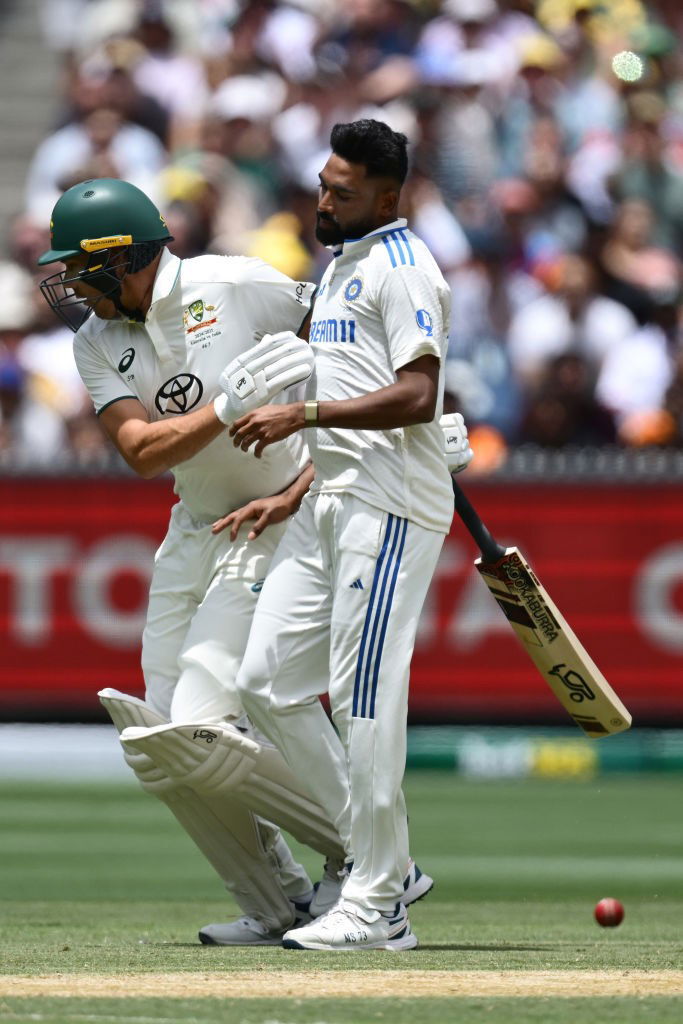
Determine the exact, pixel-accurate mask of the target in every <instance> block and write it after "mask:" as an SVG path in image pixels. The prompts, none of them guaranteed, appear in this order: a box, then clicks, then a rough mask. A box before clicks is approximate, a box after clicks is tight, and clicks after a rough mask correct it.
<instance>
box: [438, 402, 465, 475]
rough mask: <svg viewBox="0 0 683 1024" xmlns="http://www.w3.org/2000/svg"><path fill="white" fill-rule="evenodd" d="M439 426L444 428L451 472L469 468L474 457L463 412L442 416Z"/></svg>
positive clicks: (447, 460) (445, 451) (445, 446)
mask: <svg viewBox="0 0 683 1024" xmlns="http://www.w3.org/2000/svg"><path fill="white" fill-rule="evenodd" d="M439 426H440V427H441V429H442V430H443V444H444V454H445V456H446V464H447V466H448V472H449V473H459V472H460V470H462V469H467V467H468V466H469V464H470V462H471V461H472V459H473V458H474V452H473V451H472V449H471V448H470V442H469V439H468V437H467V427H466V426H465V421H464V419H463V417H462V414H461V413H459V412H449V413H446V414H445V415H444V416H442V417H441V419H440V420H439Z"/></svg>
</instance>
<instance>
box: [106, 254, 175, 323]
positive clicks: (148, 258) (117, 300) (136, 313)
mask: <svg viewBox="0 0 683 1024" xmlns="http://www.w3.org/2000/svg"><path fill="white" fill-rule="evenodd" d="M169 241H173V239H172V238H171V239H169ZM164 245H165V242H159V241H154V242H138V243H136V244H134V245H131V247H130V249H131V252H130V257H129V260H128V266H127V268H126V272H125V274H124V277H123V278H121V280H120V281H119V283H118V285H117V286H116V288H114V289H113V290H112V291H111V292H108V293H106V297H107V298H108V299H111V301H112V302H113V303H114V306H115V308H116V309H117V310H118V311H119V313H121V315H122V316H125V317H126V319H128V320H132V321H133V322H134V323H138V324H143V323H144V322H145V314H144V313H143V312H142V310H140V309H132V310H131V309H126V307H125V306H124V305H123V303H122V302H121V285H122V284H123V280H124V278H125V277H126V276H127V275H128V274H137V272H138V270H143V269H144V268H145V267H147V266H149V264H150V263H151V262H152V260H153V259H154V258H155V256H156V255H157V253H159V252H160V251H161V249H162V247H163V246H164ZM95 287H97V286H95Z"/></svg>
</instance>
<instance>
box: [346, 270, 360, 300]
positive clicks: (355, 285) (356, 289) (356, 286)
mask: <svg viewBox="0 0 683 1024" xmlns="http://www.w3.org/2000/svg"><path fill="white" fill-rule="evenodd" d="M362 291H363V278H362V277H358V276H356V277H352V278H351V280H350V281H347V282H346V287H345V288H344V302H347V303H348V302H355V301H356V299H357V298H358V296H359V295H360V293H361V292H362Z"/></svg>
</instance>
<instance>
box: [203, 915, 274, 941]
mask: <svg viewBox="0 0 683 1024" xmlns="http://www.w3.org/2000/svg"><path fill="white" fill-rule="evenodd" d="M283 934H284V933H283V932H282V931H280V930H278V931H274V932H271V931H268V929H267V928H266V926H265V925H264V923H263V922H262V921H259V920H257V918H255V917H240V918H239V920H237V921H228V922H227V924H207V925H205V926H204V927H203V928H202V929H201V930H200V932H199V941H200V942H201V943H202V945H204V946H279V945H281V944H282V936H283Z"/></svg>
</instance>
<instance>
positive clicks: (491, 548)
mask: <svg viewBox="0 0 683 1024" xmlns="http://www.w3.org/2000/svg"><path fill="white" fill-rule="evenodd" d="M451 480H452V481H453V501H454V503H455V511H456V512H457V513H458V515H459V516H460V518H461V519H462V521H463V523H464V524H465V526H466V527H467V530H468V531H469V533H470V534H471V535H472V537H473V538H474V540H475V542H476V544H477V547H478V548H479V550H480V551H481V560H482V562H486V563H487V564H492V563H493V562H497V561H498V560H499V559H500V558H502V557H503V555H504V554H505V548H503V547H501V546H500V544H499V543H498V541H496V540H494V538H493V537H492V536H491V534H490V533H489V531H488V530H487V529H486V527H485V526H484V524H483V523H482V521H481V519H480V518H479V516H478V515H477V512H476V510H475V508H474V506H473V505H472V504H471V503H470V501H469V499H468V498H467V495H466V494H465V492H464V491H463V490H462V488H461V487H460V484H458V483H456V481H455V477H453V476H451Z"/></svg>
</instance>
